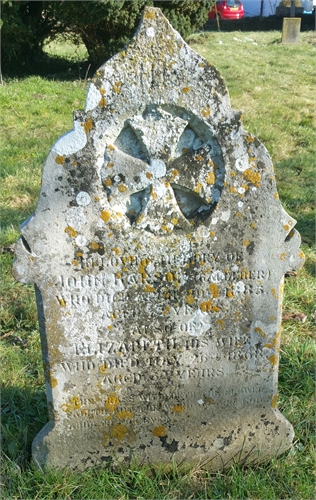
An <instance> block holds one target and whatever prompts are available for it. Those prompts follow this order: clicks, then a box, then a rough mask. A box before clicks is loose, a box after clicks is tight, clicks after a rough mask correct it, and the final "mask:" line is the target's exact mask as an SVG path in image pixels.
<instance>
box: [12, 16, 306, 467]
mask: <svg viewBox="0 0 316 500" xmlns="http://www.w3.org/2000/svg"><path fill="white" fill-rule="evenodd" d="M294 225H295V221H294V220H293V219H292V218H291V217H290V216H289V215H288V214H287V213H286V212H285V211H284V210H283V209H282V207H281V204H280V201H279V199H278V194H277V190H276V185H275V179H274V174H273V167H272V164H271V160H270V157H269V155H268V153H267V151H266V149H265V148H264V146H263V145H262V144H261V143H260V141H259V140H258V139H256V138H255V137H254V136H253V135H252V134H251V133H249V132H247V131H245V130H244V129H243V127H242V124H241V114H240V112H235V111H233V110H232V109H231V107H230V101H229V96H228V93H227V90H226V87H225V84H224V82H223V80H222V78H221V76H220V75H219V73H218V71H217V70H216V69H215V68H214V66H212V65H211V64H210V63H209V62H208V61H206V60H205V59H203V57H201V56H200V55H198V54H196V53H195V52H193V51H192V50H191V49H190V47H189V46H188V45H186V44H185V43H184V41H183V40H182V39H181V37H180V36H179V34H178V33H177V32H176V31H175V30H174V29H173V28H172V27H171V26H170V24H169V23H168V21H167V20H166V19H165V18H164V17H163V15H162V14H161V12H160V11H159V9H154V8H146V9H145V12H144V16H143V20H142V22H141V24H140V27H139V29H138V31H137V33H136V35H135V37H134V38H133V39H132V41H131V42H130V43H129V44H128V45H127V46H126V47H125V49H124V50H122V51H121V52H120V53H119V54H117V55H116V56H114V57H113V58H112V59H110V60H109V61H108V62H107V63H106V64H105V65H103V66H102V67H101V68H100V69H99V70H98V71H97V73H96V75H95V77H94V79H93V82H92V83H91V84H90V87H89V91H88V95H87V102H86V108H85V111H84V112H76V113H75V116H74V129H73V130H72V131H71V132H69V133H68V134H66V135H64V136H62V137H61V138H60V139H59V140H58V141H57V142H56V144H55V145H54V146H53V148H52V150H51V151H50V153H49V155H48V158H47V161H46V164H45V167H44V172H43V180H42V187H41V193H40V198H39V202H38V205H37V208H36V211H35V213H34V215H33V216H32V217H31V218H30V219H29V220H28V221H27V222H26V223H25V224H24V225H23V227H22V229H21V233H22V236H21V238H20V240H19V241H18V243H17V245H16V247H17V248H16V260H15V264H14V273H15V276H16V279H18V280H20V281H21V282H22V283H35V288H36V297H37V306H38V312H39V319H40V331H41V341H42V349H43V360H44V369H45V377H46V388H47V399H48V405H49V410H50V420H49V422H48V424H47V425H46V426H45V427H44V428H43V429H42V431H41V432H40V433H39V434H38V435H37V437H36V438H35V440H34V443H33V458H34V461H35V463H36V464H38V465H39V466H45V465H47V466H52V467H71V468H78V469H83V468H86V467H89V466H90V465H93V464H100V463H102V462H111V461H113V462H117V461H122V462H123V461H129V460H131V459H135V460H138V461H145V462H150V463H159V462H163V463H167V462H170V460H171V458H172V457H173V458H174V459H175V460H176V461H179V462H180V461H182V460H185V461H186V462H188V463H196V462H207V463H208V467H209V468H211V469H213V470H216V469H218V468H220V467H223V466H225V465H229V464H230V463H232V461H233V460H244V461H245V462H252V461H256V460H262V459H264V458H267V457H271V456H273V455H276V454H279V453H282V452H283V451H284V450H286V449H287V448H288V447H289V446H290V444H291V441H292V438H293V430H292V426H291V425H290V423H289V422H288V421H287V420H286V419H285V418H284V417H283V416H282V414H281V413H280V412H279V411H278V410H277V408H276V406H277V397H278V390H277V375H278V360H279V344H280V318H281V304H282V287H283V275H284V273H285V272H286V271H288V270H290V269H296V268H298V267H299V266H300V265H301V264H302V262H303V254H302V253H301V252H300V250H299V244H300V239H299V235H298V233H297V232H296V230H295V229H294Z"/></svg>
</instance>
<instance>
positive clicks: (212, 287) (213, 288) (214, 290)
mask: <svg viewBox="0 0 316 500" xmlns="http://www.w3.org/2000/svg"><path fill="white" fill-rule="evenodd" d="M209 289H210V292H211V294H212V295H213V299H217V297H218V286H217V285H216V284H215V283H211V284H210V286H209Z"/></svg>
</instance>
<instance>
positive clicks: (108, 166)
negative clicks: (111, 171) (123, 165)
mask: <svg viewBox="0 0 316 500" xmlns="http://www.w3.org/2000/svg"><path fill="white" fill-rule="evenodd" d="M112 167H114V163H113V161H108V162H107V164H106V168H112Z"/></svg>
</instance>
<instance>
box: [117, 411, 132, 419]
mask: <svg viewBox="0 0 316 500" xmlns="http://www.w3.org/2000/svg"><path fill="white" fill-rule="evenodd" d="M115 416H116V417H117V418H119V419H120V420H125V419H126V418H133V413H132V412H131V411H128V410H122V411H118V412H117V413H116V414H115Z"/></svg>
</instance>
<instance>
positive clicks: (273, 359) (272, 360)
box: [268, 354, 279, 366]
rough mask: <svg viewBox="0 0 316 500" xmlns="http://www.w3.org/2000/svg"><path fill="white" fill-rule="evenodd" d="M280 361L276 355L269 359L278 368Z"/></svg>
mask: <svg viewBox="0 0 316 500" xmlns="http://www.w3.org/2000/svg"><path fill="white" fill-rule="evenodd" d="M278 359H279V358H278V356H277V355H276V354H272V356H270V357H269V358H268V360H269V361H270V363H271V365H272V366H276V365H277V364H278Z"/></svg>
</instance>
